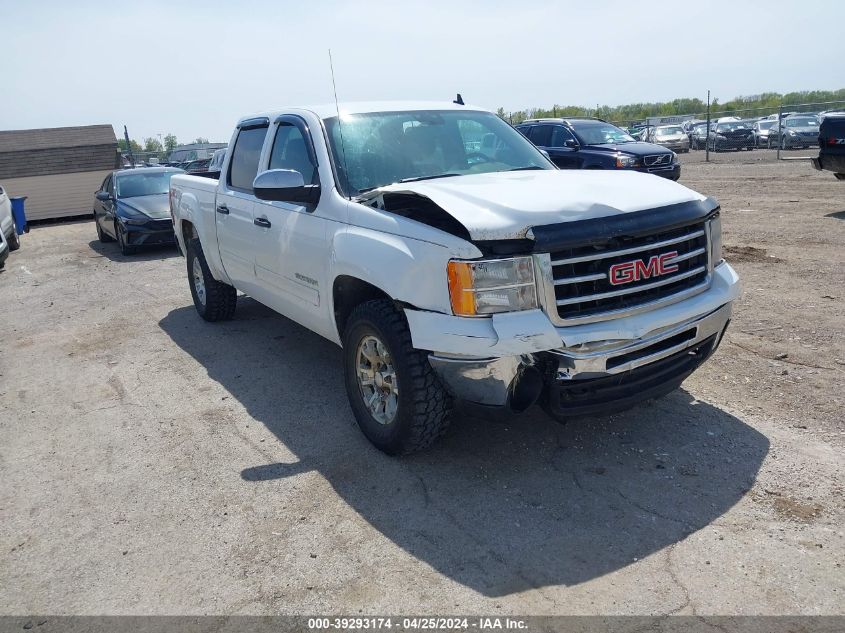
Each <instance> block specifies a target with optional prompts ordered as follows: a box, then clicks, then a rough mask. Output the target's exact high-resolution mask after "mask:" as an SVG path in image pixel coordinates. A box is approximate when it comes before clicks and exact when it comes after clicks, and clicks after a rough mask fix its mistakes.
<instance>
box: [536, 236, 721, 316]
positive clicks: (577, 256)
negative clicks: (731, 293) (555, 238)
mask: <svg viewBox="0 0 845 633" xmlns="http://www.w3.org/2000/svg"><path fill="white" fill-rule="evenodd" d="M671 252H677V255H676V256H674V257H672V258H668V259H666V260H665V263H666V264H667V266H668V267H672V268H675V267H677V270H673V271H671V272H669V271H667V272H666V273H665V274H654V272H651V274H649V275H642V278H640V279H637V280H634V281H630V282H628V283H625V282H624V281H622V282H619V280H618V279H616V280H615V281H617V283H616V284H613V283H611V280H610V270H611V267H613V266H614V265H617V264H627V263H630V262H635V261H637V260H641V261H642V265H643V266H647V265H648V264H649V263H650V262H652V258H657V257H659V256H661V255H664V256H665V254H666V253H671ZM551 266H552V276H553V278H554V298H555V302H556V304H557V312H558V316H559V317H560V318H561V319H582V318H586V317H593V316H597V315H601V314H603V313H605V312H614V311H617V310H623V311H624V310H626V309H630V308H634V307H636V306H639V305H642V304H644V303H650V302H653V301H659V300H661V299H664V298H667V297H669V296H671V295H673V294H676V293H679V292H683V291H685V290H688V289H690V288H694V287H695V286H698V285H699V284H702V283H704V282H705V281H706V280H707V276H708V266H709V247H708V237H707V227H706V224H705V222H698V223H695V224H692V225H689V226H685V227H681V228H676V229H672V230H668V231H663V232H661V233H657V234H653V235H649V236H645V237H633V238H619V239H615V240H612V241H611V242H609V243H606V244H603V245H599V246H584V247H576V248H570V249H567V250H566V251H560V252H555V253H552V254H551Z"/></svg>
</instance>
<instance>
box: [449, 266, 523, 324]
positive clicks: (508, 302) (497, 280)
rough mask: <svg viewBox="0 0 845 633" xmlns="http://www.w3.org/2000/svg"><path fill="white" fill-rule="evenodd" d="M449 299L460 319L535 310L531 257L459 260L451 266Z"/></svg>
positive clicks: (453, 310)
mask: <svg viewBox="0 0 845 633" xmlns="http://www.w3.org/2000/svg"><path fill="white" fill-rule="evenodd" d="M448 276H449V298H450V300H451V302H452V312H454V313H455V314H456V315H458V316H480V315H485V314H495V313H497V312H516V311H518V310H532V309H534V308H536V307H537V289H536V286H535V284H534V260H533V259H532V258H531V257H513V258H510V259H491V260H483V261H469V262H468V261H457V260H453V261H450V262H449V265H448Z"/></svg>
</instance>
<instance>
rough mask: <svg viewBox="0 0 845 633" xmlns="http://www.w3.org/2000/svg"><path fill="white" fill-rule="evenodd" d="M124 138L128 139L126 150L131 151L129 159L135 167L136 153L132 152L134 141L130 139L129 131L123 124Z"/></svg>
mask: <svg viewBox="0 0 845 633" xmlns="http://www.w3.org/2000/svg"><path fill="white" fill-rule="evenodd" d="M123 138H125V139H126V150H127V151H128V152H129V161H130V162H131V163H132V167H135V155H134V154H133V153H132V141H130V140H129V132H128V131H127V129H126V126H125V125H124V126H123Z"/></svg>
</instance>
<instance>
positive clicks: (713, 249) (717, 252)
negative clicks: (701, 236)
mask: <svg viewBox="0 0 845 633" xmlns="http://www.w3.org/2000/svg"><path fill="white" fill-rule="evenodd" d="M710 261H712V262H713V266H714V267H716V266H718V265H719V263H720V262H721V261H722V218H721V216H720V214H718V213H717V214H716V215H715V216H713V218H711V219H710Z"/></svg>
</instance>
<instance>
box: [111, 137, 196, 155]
mask: <svg viewBox="0 0 845 633" xmlns="http://www.w3.org/2000/svg"><path fill="white" fill-rule="evenodd" d="M191 143H208V139H207V138H204V137H202V136H198V137H197V138H195V139H194V140H193V141H191ZM117 145H118V147H119V148H120V151H121V152H126V151H128V150H129V148H132V151H133V152H138V153H141V152H144V153H148V154H163V153H167V154H169V153H170V152H172V151H173V150H174V149H176V146H177V145H179V141H177V140H176V135H175V134H167V135H165V137H164V143H163V144H162V142H161V141H160V140H158V139H157V138H156V137H154V136H149V137H147V138H145V139H144V144H143V145H142V144H141V143H139V142H138V141H136V140H135V139H134V138H131V139H129V145H128V146H127V144H126V139H124V138H120V139H118V140H117Z"/></svg>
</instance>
